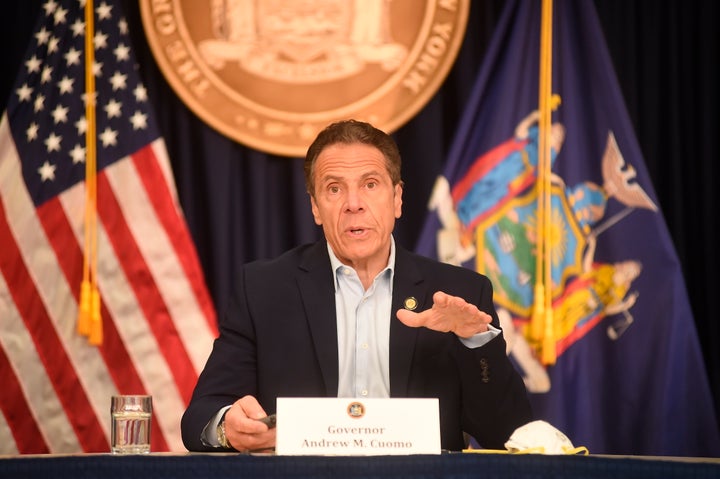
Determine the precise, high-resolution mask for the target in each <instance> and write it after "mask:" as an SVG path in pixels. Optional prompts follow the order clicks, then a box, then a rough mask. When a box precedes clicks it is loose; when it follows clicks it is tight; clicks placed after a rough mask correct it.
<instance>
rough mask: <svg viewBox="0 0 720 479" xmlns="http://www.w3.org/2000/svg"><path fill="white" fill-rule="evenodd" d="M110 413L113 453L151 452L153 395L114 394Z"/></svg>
mask: <svg viewBox="0 0 720 479" xmlns="http://www.w3.org/2000/svg"><path fill="white" fill-rule="evenodd" d="M110 415H111V417H112V419H111V423H110V451H111V452H112V453H113V454H148V453H149V452H150V425H151V420H152V396H146V395H122V396H113V397H112V400H111V402H110Z"/></svg>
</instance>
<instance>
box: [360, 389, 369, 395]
mask: <svg viewBox="0 0 720 479" xmlns="http://www.w3.org/2000/svg"><path fill="white" fill-rule="evenodd" d="M360 394H362V395H363V396H367V395H368V392H367V389H363V390H362V391H360Z"/></svg>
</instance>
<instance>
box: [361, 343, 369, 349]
mask: <svg viewBox="0 0 720 479" xmlns="http://www.w3.org/2000/svg"><path fill="white" fill-rule="evenodd" d="M360 347H361V348H363V349H367V348H368V343H362V346H360Z"/></svg>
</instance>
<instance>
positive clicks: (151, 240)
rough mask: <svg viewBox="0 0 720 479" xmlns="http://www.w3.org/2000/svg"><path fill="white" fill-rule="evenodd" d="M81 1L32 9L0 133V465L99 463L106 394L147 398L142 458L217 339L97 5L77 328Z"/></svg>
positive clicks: (113, 37) (123, 38)
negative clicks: (93, 315) (82, 304)
mask: <svg viewBox="0 0 720 479" xmlns="http://www.w3.org/2000/svg"><path fill="white" fill-rule="evenodd" d="M84 4H85V2H84V0H61V1H58V0H48V1H47V2H45V3H44V4H43V8H42V10H41V15H40V16H41V18H40V19H39V21H38V24H37V27H36V29H35V33H34V36H33V37H32V41H31V44H30V45H29V48H28V50H27V55H26V61H25V62H24V63H23V65H22V67H21V69H20V72H19V74H18V77H17V80H16V83H15V86H14V88H13V90H12V94H11V97H10V98H9V100H8V106H7V110H6V111H5V112H4V113H3V116H2V120H1V121H0V273H1V274H0V385H2V393H0V412H1V414H0V454H16V453H47V452H51V453H72V452H83V451H85V452H106V451H109V437H110V414H109V411H110V397H111V396H112V395H114V394H151V395H152V396H153V409H154V412H153V426H152V430H151V433H152V434H151V438H152V446H151V448H152V450H153V451H180V450H184V448H183V446H182V442H181V439H180V417H181V416H182V413H183V411H184V409H185V406H186V404H187V402H188V401H189V398H190V395H191V393H192V389H193V387H194V385H195V382H196V380H197V376H198V372H199V371H200V370H201V369H202V367H203V365H204V363H205V360H206V358H207V355H208V353H209V351H210V348H211V347H212V340H213V339H214V338H215V336H216V334H217V326H216V318H215V311H214V308H213V305H212V301H211V299H210V297H209V295H208V292H207V289H206V286H205V283H204V278H203V274H202V271H201V268H200V265H199V262H198V259H197V256H196V253H195V249H194V246H193V243H192V239H191V237H190V235H189V232H188V230H187V226H186V224H185V222H184V219H183V216H182V212H181V210H180V206H179V202H178V198H177V193H176V190H175V185H174V181H173V177H172V172H171V169H170V163H169V160H168V156H167V153H166V149H165V144H164V143H163V140H162V139H161V138H160V136H159V133H158V131H157V128H156V127H155V125H154V123H153V120H152V117H151V111H150V104H149V102H148V98H147V91H146V89H145V88H144V86H143V84H142V83H141V82H140V79H139V76H138V73H137V71H136V70H137V66H136V63H135V61H134V57H133V55H132V52H131V50H130V39H129V36H128V26H127V22H126V21H125V19H124V17H123V16H122V13H121V12H120V11H119V5H114V4H113V2H112V1H111V0H104V1H102V2H100V3H98V4H96V5H94V11H95V20H94V24H95V29H94V32H95V33H94V39H93V43H94V47H95V49H94V50H95V53H94V54H95V63H94V66H93V70H94V75H95V82H96V91H97V92H96V99H97V101H96V105H97V107H96V111H97V164H98V175H97V198H98V199H97V211H98V261H97V278H98V287H99V291H100V295H101V314H102V320H103V331H104V340H103V342H102V344H101V345H100V346H92V345H90V344H89V343H88V341H87V338H85V337H83V336H80V335H78V334H77V332H76V323H77V318H78V300H79V292H80V285H81V281H82V278H83V237H84V236H83V235H84V233H83V231H84V229H83V228H84V210H85V181H84V180H85V159H86V150H85V132H86V129H87V121H86V119H85V103H84V101H85V94H84V93H85V79H84V78H85V77H84V74H85V67H84V37H85V28H86V25H85V22H84V13H83V12H84Z"/></svg>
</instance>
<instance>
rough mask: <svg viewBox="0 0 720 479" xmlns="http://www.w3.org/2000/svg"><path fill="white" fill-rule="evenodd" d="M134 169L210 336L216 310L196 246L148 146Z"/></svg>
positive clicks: (135, 160) (214, 327) (138, 154)
mask: <svg viewBox="0 0 720 479" xmlns="http://www.w3.org/2000/svg"><path fill="white" fill-rule="evenodd" d="M132 159H133V163H134V164H135V168H136V169H137V171H138V172H139V175H138V176H139V177H140V180H141V181H142V183H143V185H144V186H145V190H146V191H147V193H148V196H149V198H150V202H151V203H152V204H153V207H154V208H155V211H156V212H157V216H158V218H159V219H160V222H161V223H162V225H163V227H164V228H165V230H166V231H167V232H168V238H169V239H170V241H171V243H172V245H173V248H174V250H175V255H176V256H177V257H178V259H179V260H180V264H181V265H182V268H183V271H184V272H185V276H187V278H188V281H189V282H190V286H191V288H192V290H193V293H195V297H196V298H197V299H198V304H199V306H200V308H201V309H202V312H203V315H204V316H205V319H206V320H207V323H208V326H210V330H211V331H213V333H217V321H216V318H215V309H214V306H213V304H212V301H211V300H210V296H209V294H208V291H207V289H206V288H205V280H204V278H203V277H202V275H201V272H202V268H201V267H200V262H199V260H198V258H197V254H196V253H195V245H194V243H193V242H192V239H191V238H190V234H189V232H188V229H187V227H186V225H185V223H184V220H183V218H181V217H180V215H179V214H178V210H177V206H176V205H175V203H174V202H173V195H172V193H171V191H170V189H169V188H168V185H167V182H166V180H165V176H164V175H163V173H162V170H161V169H160V165H159V164H158V159H157V158H156V157H155V153H154V151H153V149H152V146H151V145H147V146H145V147H144V148H142V149H140V150H138V151H137V152H136V153H135V154H133V155H132Z"/></svg>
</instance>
